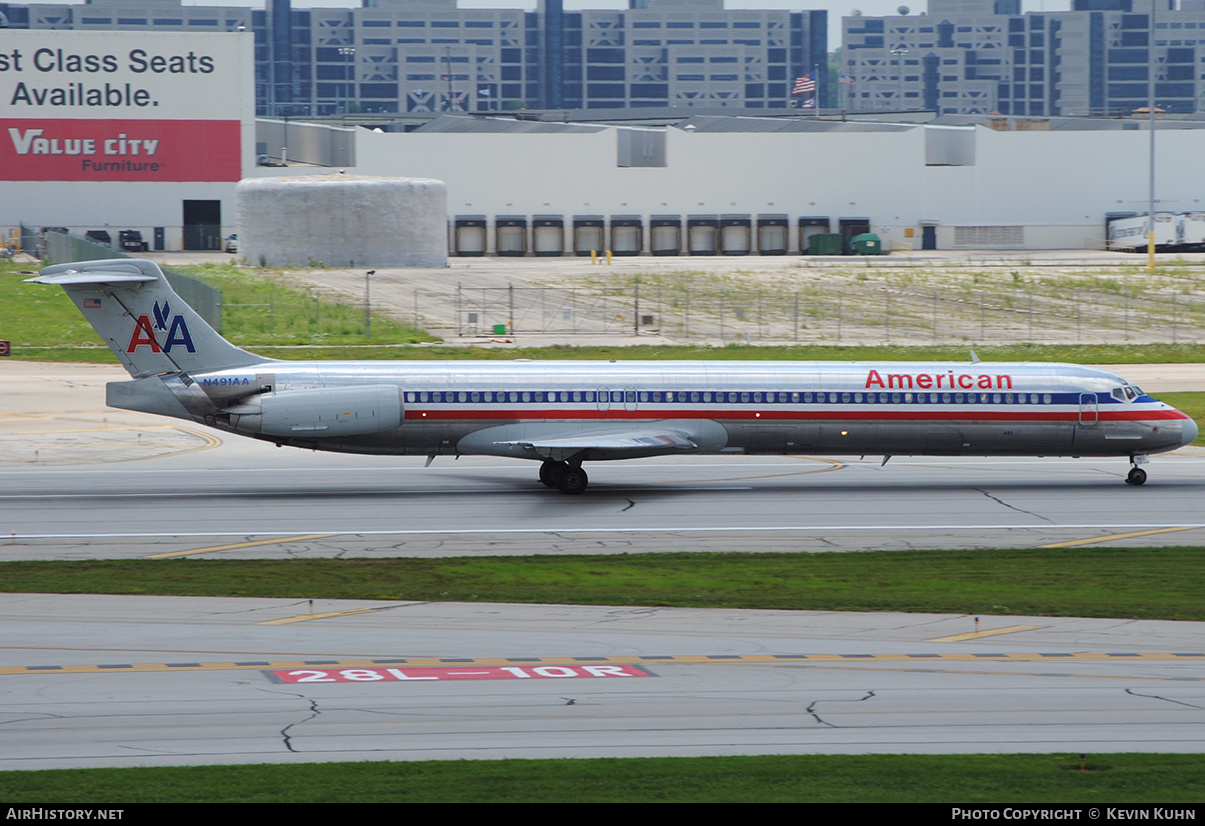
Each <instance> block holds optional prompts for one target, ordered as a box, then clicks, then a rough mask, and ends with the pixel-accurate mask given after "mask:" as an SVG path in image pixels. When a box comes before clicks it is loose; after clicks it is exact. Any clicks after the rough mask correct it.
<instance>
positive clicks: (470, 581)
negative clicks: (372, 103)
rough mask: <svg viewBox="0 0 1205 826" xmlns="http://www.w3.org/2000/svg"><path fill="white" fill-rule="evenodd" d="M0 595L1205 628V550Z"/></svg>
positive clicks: (883, 556) (604, 565)
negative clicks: (792, 613)
mask: <svg viewBox="0 0 1205 826" xmlns="http://www.w3.org/2000/svg"><path fill="white" fill-rule="evenodd" d="M0 591H4V592H10V593H13V592H21V593H64V594H74V593H97V594H161V595H171V596H185V595H188V596H235V597H266V598H282V599H368V600H417V601H456V602H512V603H542V604H556V603H566V604H579V605H654V606H680V607H699V608H761V609H784V610H812V611H906V612H921V613H955V614H963V613H965V614H979V613H983V614H997V615H1010V614H1011V615H1022V616H1079V617H1125V618H1136V619H1167V620H1205V602H1202V600H1201V598H1200V596H1201V594H1202V593H1205V554H1202V553H1201V550H1200V548H1197V547H1168V548H1116V547H1113V548H1104V547H1076V548H1051V549H1021V550H1015V549H1014V550H973V551H881V552H880V551H876V552H860V553H815V554H811V553H809V554H791V553H657V554H614V555H595V556H525V557H455V558H447V559H407V558H398V559H285V560H265V559H260V560H230V559H199V558H193V557H184V558H180V559H174V560H96V561H73V562H46V561H23V562H5V563H0Z"/></svg>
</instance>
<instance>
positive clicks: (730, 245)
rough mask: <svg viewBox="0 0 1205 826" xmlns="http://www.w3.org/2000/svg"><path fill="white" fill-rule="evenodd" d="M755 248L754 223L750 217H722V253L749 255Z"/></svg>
mask: <svg viewBox="0 0 1205 826" xmlns="http://www.w3.org/2000/svg"><path fill="white" fill-rule="evenodd" d="M752 248H753V221H752V219H750V217H749V216H748V215H721V216H720V252H722V253H723V254H724V255H748V254H749V251H750V250H751V249H752Z"/></svg>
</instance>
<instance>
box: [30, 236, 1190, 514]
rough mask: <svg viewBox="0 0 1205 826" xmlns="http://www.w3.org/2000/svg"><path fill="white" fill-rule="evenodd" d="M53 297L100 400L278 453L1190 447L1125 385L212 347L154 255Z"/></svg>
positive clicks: (1082, 374) (915, 368)
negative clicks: (65, 311)
mask: <svg viewBox="0 0 1205 826" xmlns="http://www.w3.org/2000/svg"><path fill="white" fill-rule="evenodd" d="M29 280H30V281H34V282H37V283H41V284H58V285H60V286H61V287H63V289H65V290H66V291H67V294H68V295H70V296H71V298H72V300H73V301H74V302H75V304H76V306H77V307H79V309H80V312H82V313H83V314H84V317H85V318H87V319H88V321H89V322H90V323H91V324H92V326H93V327H95V328H96V331H97V332H98V333H99V334H100V335H101V337H102V338H103V339H104V340H105V341H106V342H107V343H108V345H109V347H110V348H112V350H113V352H114V353H116V354H117V357H118V358H119V359H120V360H121V362H122V363H123V364H124V365H125V367H126V369H127V370H128V371H129V373H130V375H131V376H132V377H133V379H134V380H133V381H123V382H111V383H110V384H109V385H108V386H107V402H108V404H109V405H110V406H111V407H119V408H123V409H126V410H139V411H144V412H147V413H158V414H161V415H164V416H173V417H176V418H179V419H187V420H191V421H195V422H199V423H202V424H206V425H209V426H211V427H215V428H218V429H221V430H226V431H229V432H231V433H237V434H239V435H243V436H250V437H251V438H254V439H263V440H265V441H269V442H274V443H275V444H276V445H278V446H280V445H292V446H295V447H304V448H312V449H316V450H331V451H341V452H345V453H373V454H395V455H396V454H414V455H420V456H422V455H425V456H427V457H428V464H429V463H430V461H431V459H433V458H434V457H435V456H437V455H441V454H453V455H461V454H464V455H489V456H513V457H517V458H523V459H534V460H536V461H539V462H541V465H540V481H541V482H543V483H544V484H545V485H546V486H548V487H550V488H556V489H558V490H560V491H562V492H563V493H581V492H582V491H584V490H585V489H586V484H587V477H586V471H585V470H584V469H583V468H582V463H583V462H585V461H596V460H602V459H631V458H635V457H639V456H658V455H664V454H683V453H775V454H782V453H806V454H835V455H874V456H883V457H884V459H883V461H884V463H886V461H887V459H889V458H890V457H891V456H893V455H934V456H958V455H973V456H1077V457H1078V456H1125V457H1128V458H1129V460H1130V464H1131V468H1130V471H1129V475H1128V476H1127V477H1126V482H1127V483H1129V484H1131V485H1141V484H1143V483H1144V482H1145V481H1146V472H1145V471H1144V470H1143V469H1142V468H1141V467H1139V465H1141V464H1143V463H1145V461H1146V458H1147V456H1148V454H1151V453H1160V452H1163V451H1169V450H1175V449H1176V448H1178V447H1181V446H1183V445H1187V444H1189V443H1190V442H1192V441H1193V440H1194V439H1196V437H1197V425H1196V423H1195V422H1194V421H1193V420H1192V419H1190V418H1189V417H1188V416H1186V415H1184V414H1183V413H1181V412H1180V411H1179V410H1176V409H1175V408H1173V407H1170V406H1169V405H1166V404H1163V403H1162V402H1160V401H1157V400H1156V399H1153V398H1151V397H1150V396H1147V395H1146V394H1144V393H1143V392H1142V391H1141V390H1139V389H1138V388H1137V387H1135V386H1134V385H1132V384H1130V383H1129V382H1128V381H1126V380H1125V379H1123V378H1121V377H1119V376H1115V375H1113V374H1112V373H1108V372H1105V371H1103V370H1094V369H1091V368H1088V367H1080V366H1077V365H1072V364H1028V363H1015V362H1008V363H1005V362H1000V363H988V362H979V361H978V360H972V361H970V362H949V363H936V362H877V361H872V362H771V361H765V362H706V361H678V362H565V361H560V362H558V361H548V362H533V361H517V362H509V363H507V362H496V361H495V362H456V361H450V362H375V361H366V362H363V361H362V362H347V361H342V362H332V361H323V362H314V361H301V362H294V361H279V360H276V359H270V358H265V357H263V356H257V355H255V354H254V353H249V352H247V351H246V350H242V349H240V348H238V347H236V346H234V345H233V344H231V343H229V342H228V341H226V340H225V339H223V338H222V337H221V336H220V335H218V333H217V332H216V331H214V330H213V328H212V327H210V326H209V325H208V324H206V323H205V321H204V320H203V319H202V318H201V317H200V316H199V315H197V314H196V312H194V311H193V310H192V308H190V307H189V306H187V305H186V304H185V303H184V302H183V300H181V299H180V297H179V296H177V295H176V293H175V292H173V291H172V289H171V287H170V286H169V285H168V283H167V280H166V279H165V278H164V277H163V273H162V272H161V271H160V270H159V267H158V266H156V265H155V264H154V263H153V262H151V261H142V260H108V261H83V262H77V263H74V264H60V265H57V266H53V267H47V268H46V269H44V270H42V272H41V274H40V275H39V276H38V277H36V278H31V279H29Z"/></svg>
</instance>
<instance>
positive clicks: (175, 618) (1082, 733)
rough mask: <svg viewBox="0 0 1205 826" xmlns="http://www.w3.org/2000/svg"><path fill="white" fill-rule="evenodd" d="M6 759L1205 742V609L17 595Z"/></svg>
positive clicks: (7, 654) (6, 616) (1009, 748)
mask: <svg viewBox="0 0 1205 826" xmlns="http://www.w3.org/2000/svg"><path fill="white" fill-rule="evenodd" d="M0 622H2V623H3V627H4V628H5V635H4V644H3V645H0V680H2V681H3V683H2V684H3V690H4V693H5V701H4V704H3V707H2V708H0V731H2V732H3V734H4V742H5V748H4V750H3V752H2V753H0V768H3V769H39V768H58V767H92V766H148V765H190V764H212V763H255V762H302V761H305V762H314V761H331V760H425V759H445V758H468V759H483V758H503V757H518V758H531V757H593V756H650V755H668V756H691V755H717V754H718V755H724V754H804V753H865V752H878V753H959V752H1069V753H1083V752H1089V753H1092V752H1103V751H1110V752H1113V751H1170V752H1196V751H1199V750H1200V748H1201V743H1202V742H1205V738H1203V737H1202V726H1205V718H1203V717H1202V713H1201V709H1202V708H1203V707H1205V649H1203V648H1202V647H1201V640H1202V639H1205V624H1202V623H1172V622H1130V621H1117V620H1085V619H1056V620H1052V619H1048V618H1041V617H981V618H979V622H978V624H976V622H975V618H973V617H969V616H944V615H922V614H838V613H814V612H787V611H728V610H690V609H665V608H661V609H658V608H647V607H577V606H541V605H493V604H471V605H469V604H452V603H440V604H427V603H406V602H392V603H372V602H355V601H342V602H329V601H316V602H315V603H314V605H313V606H312V607H311V606H310V605H309V604H308V603H306V602H305V601H286V600H263V599H194V598H164V597H98V596H43V595H19V594H9V595H0Z"/></svg>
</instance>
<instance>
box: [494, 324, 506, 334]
mask: <svg viewBox="0 0 1205 826" xmlns="http://www.w3.org/2000/svg"><path fill="white" fill-rule="evenodd" d="M494 335H496V336H504V335H506V325H505V324H495V325H494Z"/></svg>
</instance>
